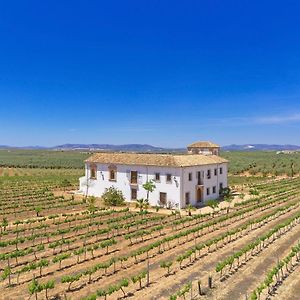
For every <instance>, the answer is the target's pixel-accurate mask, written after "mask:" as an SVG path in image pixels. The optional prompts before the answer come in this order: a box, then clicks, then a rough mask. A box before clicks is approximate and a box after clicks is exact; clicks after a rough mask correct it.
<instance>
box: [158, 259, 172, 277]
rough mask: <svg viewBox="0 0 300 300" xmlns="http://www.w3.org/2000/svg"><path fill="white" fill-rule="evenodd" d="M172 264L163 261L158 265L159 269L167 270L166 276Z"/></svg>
mask: <svg viewBox="0 0 300 300" xmlns="http://www.w3.org/2000/svg"><path fill="white" fill-rule="evenodd" d="M172 264H173V262H172V261H163V262H161V263H160V267H161V268H164V269H167V274H166V276H168V275H170V268H171V266H172Z"/></svg>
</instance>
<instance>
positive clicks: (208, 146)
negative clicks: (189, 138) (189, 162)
mask: <svg viewBox="0 0 300 300" xmlns="http://www.w3.org/2000/svg"><path fill="white" fill-rule="evenodd" d="M187 150H188V153H190V154H204V155H220V146H219V145H217V144H215V143H212V142H208V141H204V142H195V143H193V144H190V145H188V146H187Z"/></svg>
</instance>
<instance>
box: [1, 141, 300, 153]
mask: <svg viewBox="0 0 300 300" xmlns="http://www.w3.org/2000/svg"><path fill="white" fill-rule="evenodd" d="M0 149H2V150H5V149H7V150H9V149H20V150H21V149H24V150H25V149H27V150H56V151H59V150H61V151H68V150H83V151H132V152H185V151H186V148H185V147H182V148H167V147H157V146H152V145H149V144H122V145H114V144H80V143H78V144H71V143H67V144H62V145H57V146H54V147H44V146H38V145H36V146H23V147H20V146H19V147H16V146H8V145H0ZM221 150H222V151H284V150H287V151H300V146H298V145H291V144H286V145H280V144H231V145H226V146H222V147H221Z"/></svg>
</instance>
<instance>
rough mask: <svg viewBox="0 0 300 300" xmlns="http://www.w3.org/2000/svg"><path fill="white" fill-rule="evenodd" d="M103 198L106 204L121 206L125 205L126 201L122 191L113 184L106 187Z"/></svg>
mask: <svg viewBox="0 0 300 300" xmlns="http://www.w3.org/2000/svg"><path fill="white" fill-rule="evenodd" d="M101 198H102V199H103V201H104V204H105V205H108V206H120V205H124V202H125V198H124V196H123V193H122V191H120V190H118V189H116V188H115V187H113V186H112V187H110V188H108V189H106V190H105V192H104V193H103V195H102V196H101Z"/></svg>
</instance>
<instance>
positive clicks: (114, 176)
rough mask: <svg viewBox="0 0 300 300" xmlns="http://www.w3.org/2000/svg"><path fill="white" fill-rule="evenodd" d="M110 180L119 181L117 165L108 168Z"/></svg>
mask: <svg viewBox="0 0 300 300" xmlns="http://www.w3.org/2000/svg"><path fill="white" fill-rule="evenodd" d="M108 173H109V180H110V181H117V167H116V166H115V165H110V166H108Z"/></svg>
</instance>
